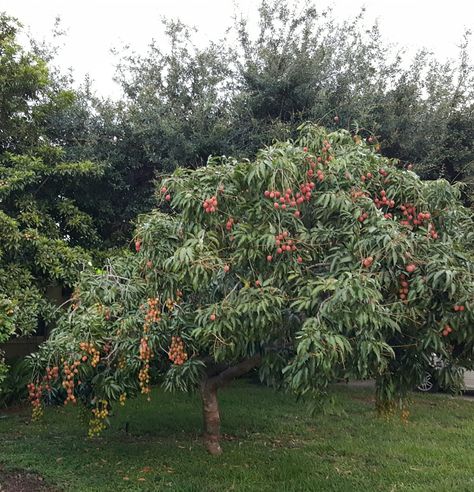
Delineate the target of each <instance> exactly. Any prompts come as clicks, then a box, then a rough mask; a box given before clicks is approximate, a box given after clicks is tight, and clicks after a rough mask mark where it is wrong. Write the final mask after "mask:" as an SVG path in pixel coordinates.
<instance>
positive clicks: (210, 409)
mask: <svg viewBox="0 0 474 492" xmlns="http://www.w3.org/2000/svg"><path fill="white" fill-rule="evenodd" d="M201 397H202V411H203V417H204V445H205V446H206V449H207V451H208V452H209V453H210V454H213V455H218V454H221V453H222V448H221V446H220V444H219V440H220V435H221V417H220V414H219V402H218V401H217V387H215V385H213V384H212V383H210V382H209V380H208V379H206V380H205V381H204V382H203V383H202V386H201Z"/></svg>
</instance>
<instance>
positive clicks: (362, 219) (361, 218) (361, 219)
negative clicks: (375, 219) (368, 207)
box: [357, 212, 369, 223]
mask: <svg viewBox="0 0 474 492" xmlns="http://www.w3.org/2000/svg"><path fill="white" fill-rule="evenodd" d="M368 218H369V214H368V213H367V212H362V213H361V214H360V215H359V217H357V220H358V221H359V222H360V223H362V222H365V221H366V220H367V219H368Z"/></svg>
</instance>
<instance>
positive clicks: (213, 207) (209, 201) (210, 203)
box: [202, 196, 217, 214]
mask: <svg viewBox="0 0 474 492" xmlns="http://www.w3.org/2000/svg"><path fill="white" fill-rule="evenodd" d="M202 206H203V208H204V212H206V213H208V214H212V213H214V212H216V211H217V198H216V197H215V196H211V198H206V199H205V200H204V202H203V204H202Z"/></svg>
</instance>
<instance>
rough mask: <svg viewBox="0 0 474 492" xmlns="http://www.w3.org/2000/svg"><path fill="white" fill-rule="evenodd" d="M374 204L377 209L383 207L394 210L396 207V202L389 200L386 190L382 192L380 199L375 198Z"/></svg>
mask: <svg viewBox="0 0 474 492" xmlns="http://www.w3.org/2000/svg"><path fill="white" fill-rule="evenodd" d="M374 203H375V206H376V207H377V208H382V207H389V208H393V207H395V200H392V199H390V198H387V192H386V191H385V190H380V198H378V197H375V198H374Z"/></svg>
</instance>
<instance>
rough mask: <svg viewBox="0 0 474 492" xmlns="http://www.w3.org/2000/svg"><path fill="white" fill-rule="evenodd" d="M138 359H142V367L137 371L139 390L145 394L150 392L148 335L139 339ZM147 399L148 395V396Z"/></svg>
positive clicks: (150, 352)
mask: <svg viewBox="0 0 474 492" xmlns="http://www.w3.org/2000/svg"><path fill="white" fill-rule="evenodd" d="M138 357H139V359H140V360H141V361H142V368H141V369H140V372H139V373H138V381H139V383H140V389H141V392H142V393H143V394H145V395H149V394H150V393H151V388H150V359H151V357H152V351H151V348H150V346H149V345H148V336H144V337H142V339H141V340H140V348H139V356H138ZM148 400H150V397H149V396H148Z"/></svg>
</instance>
